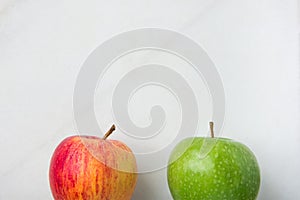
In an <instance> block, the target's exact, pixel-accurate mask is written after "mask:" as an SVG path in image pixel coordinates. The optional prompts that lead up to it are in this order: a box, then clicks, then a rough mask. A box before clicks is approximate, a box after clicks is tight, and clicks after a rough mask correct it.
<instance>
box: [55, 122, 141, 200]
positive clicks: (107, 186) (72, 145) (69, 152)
mask: <svg viewBox="0 0 300 200" xmlns="http://www.w3.org/2000/svg"><path fill="white" fill-rule="evenodd" d="M114 130H115V126H114V125H113V126H112V127H111V129H110V130H109V131H108V132H107V133H106V134H105V136H104V137H103V138H98V137H95V136H71V137H68V138H66V139H64V140H63V141H62V142H61V143H60V144H59V145H58V147H57V148H56V149H55V151H54V153H53V156H52V159H51V162H50V169H49V179H50V187H51V191H52V195H53V197H54V199H56V200H75V199H76V200H77V199H82V200H94V199H95V200H96V199H97V200H129V199H131V196H132V193H133V191H134V188H135V185H136V181H137V173H136V171H137V166H136V160H135V157H134V155H133V153H132V151H131V150H130V148H129V147H127V146H126V145H125V144H123V143H122V142H119V141H117V140H106V138H107V137H108V136H109V135H110V134H111V133H112V132H113V131H114Z"/></svg>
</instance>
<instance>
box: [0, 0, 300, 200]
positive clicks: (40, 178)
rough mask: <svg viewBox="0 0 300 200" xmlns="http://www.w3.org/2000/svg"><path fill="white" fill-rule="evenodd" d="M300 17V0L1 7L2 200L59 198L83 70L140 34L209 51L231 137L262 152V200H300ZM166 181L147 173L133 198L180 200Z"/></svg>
mask: <svg viewBox="0 0 300 200" xmlns="http://www.w3.org/2000/svg"><path fill="white" fill-rule="evenodd" d="M297 17H298V14H297V1H296V0H287V1H281V0H266V1H260V0H243V1H239V0H229V1H218V0H206V1H204V0H200V1H196V0H192V1H179V0H177V1H170V0H168V1H126V2H124V1H98V0H97V1H96V0H90V1H79V0H77V1H76V0H75V1H74V0H60V1H55V0H54V1H50V0H39V1H38V0H19V1H17V0H0V134H1V139H0V156H1V161H0V188H1V189H0V199H1V200H2V199H12V200H13V199H52V197H51V193H50V190H49V184H48V166H49V159H50V157H51V154H52V152H53V150H54V148H55V146H56V145H57V144H58V143H59V142H60V141H61V140H62V139H63V138H64V137H66V136H67V135H71V134H75V133H76V132H75V125H74V122H73V110H72V92H73V87H74V83H75V80H76V76H77V73H78V71H79V69H80V66H81V63H82V62H83V61H84V60H85V58H86V57H87V56H88V54H89V53H90V52H91V51H92V50H93V49H94V48H95V47H97V46H98V45H99V44H101V42H103V41H105V40H106V39H108V38H110V37H111V36H112V35H115V34H117V33H120V32H123V31H126V30H131V29H135V28H139V27H159V28H167V29H172V30H176V31H179V32H181V33H183V34H186V35H188V36H189V37H191V38H192V39H194V40H195V41H197V42H198V43H200V44H201V45H202V46H203V47H204V48H205V49H206V50H207V52H208V54H209V55H210V57H211V58H212V59H213V60H214V62H215V63H216V64H217V66H218V70H219V72H220V74H221V76H222V79H223V82H224V86H225V92H226V103H227V104H226V121H225V126H224V130H223V131H224V133H223V135H224V136H227V137H231V138H235V139H236V140H239V141H242V142H243V143H246V144H247V145H248V146H249V147H250V148H251V149H253V150H254V151H255V153H256V155H257V157H258V160H259V163H260V166H261V173H262V185H261V191H260V194H259V199H261V200H265V199H272V200H282V199H284V200H295V199H300V192H299V188H300V173H299V169H300V160H299V159H298V158H299V156H300V155H299V154H300V135H299V133H300V127H299V120H300V117H299V112H300V107H299V102H300V101H299V100H300V96H299V81H300V79H299V41H298V40H299V37H298V36H299V35H298V33H299V29H298V27H297V26H298V21H297ZM106 114H107V115H109V114H110V113H106ZM106 114H104V116H103V118H105V115H106ZM108 125H109V124H106V125H105V126H108ZM165 178H166V177H165V170H161V171H158V172H153V173H149V174H144V175H141V176H140V179H139V182H138V186H137V188H136V191H135V194H134V198H133V199H144V200H153V199H155V200H157V199H160V200H162V199H163V200H166V199H171V197H170V195H169V191H168V188H167V185H166V179H165Z"/></svg>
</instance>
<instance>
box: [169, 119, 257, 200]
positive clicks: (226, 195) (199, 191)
mask: <svg viewBox="0 0 300 200" xmlns="http://www.w3.org/2000/svg"><path fill="white" fill-rule="evenodd" d="M210 127H211V135H212V137H211V138H204V137H196V138H187V139H184V140H183V141H181V142H180V143H179V144H178V145H177V146H176V147H175V148H174V149H173V151H172V153H171V156H170V159H169V165H168V172H167V173H168V184H169V188H170V191H171V194H172V196H173V198H174V199H175V200H254V199H256V197H257V194H258V191H259V186H260V170H259V166H258V163H257V160H256V158H255V156H254V154H253V153H252V152H251V151H250V149H249V148H248V147H246V146H245V145H243V144H241V143H239V142H235V141H233V140H230V139H226V138H215V137H214V134H213V123H212V122H211V123H210Z"/></svg>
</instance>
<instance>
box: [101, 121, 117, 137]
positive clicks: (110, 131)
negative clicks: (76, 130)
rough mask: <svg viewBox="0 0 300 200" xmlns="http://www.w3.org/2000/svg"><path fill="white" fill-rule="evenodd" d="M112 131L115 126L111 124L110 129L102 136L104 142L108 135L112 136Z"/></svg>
mask: <svg viewBox="0 0 300 200" xmlns="http://www.w3.org/2000/svg"><path fill="white" fill-rule="evenodd" d="M114 130H116V126H115V125H114V124H113V125H112V126H111V127H110V129H109V130H108V131H107V132H106V133H105V135H104V136H103V138H102V139H103V140H106V138H108V136H110V134H112V132H114Z"/></svg>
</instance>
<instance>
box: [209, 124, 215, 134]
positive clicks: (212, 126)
mask: <svg viewBox="0 0 300 200" xmlns="http://www.w3.org/2000/svg"><path fill="white" fill-rule="evenodd" d="M209 127H210V136H211V138H214V137H215V134H214V122H209Z"/></svg>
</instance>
